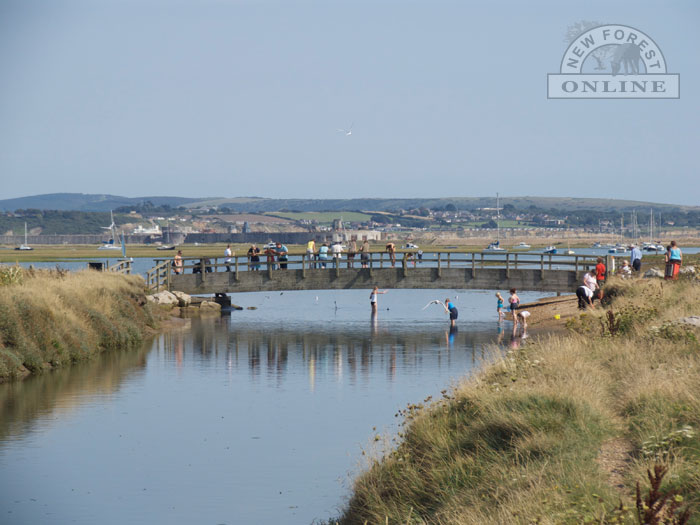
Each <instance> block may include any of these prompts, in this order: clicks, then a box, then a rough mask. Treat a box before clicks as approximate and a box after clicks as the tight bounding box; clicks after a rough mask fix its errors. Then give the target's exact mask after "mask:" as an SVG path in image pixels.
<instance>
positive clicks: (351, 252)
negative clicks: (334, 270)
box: [348, 239, 357, 268]
mask: <svg viewBox="0 0 700 525" xmlns="http://www.w3.org/2000/svg"><path fill="white" fill-rule="evenodd" d="M355 252H357V243H356V242H355V239H350V242H349V243H348V268H352V267H353V266H354V264H353V263H354V262H355Z"/></svg>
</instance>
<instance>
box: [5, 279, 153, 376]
mask: <svg viewBox="0 0 700 525" xmlns="http://www.w3.org/2000/svg"><path fill="white" fill-rule="evenodd" d="M3 277H4V278H3ZM0 282H3V283H6V284H5V285H0V380H5V379H9V378H15V377H20V376H22V375H25V374H26V373H27V372H40V371H42V370H46V369H48V368H51V367H54V366H62V365H65V364H67V363H70V362H74V361H79V360H82V359H86V358H89V357H90V356H92V355H94V354H95V353H97V352H101V351H103V350H108V349H115V348H121V347H129V346H133V345H135V344H137V343H139V342H140V341H141V339H142V337H143V334H144V332H145V329H146V327H147V326H152V325H153V324H154V319H153V317H152V316H151V312H150V310H149V308H148V307H147V306H145V301H144V298H143V280H142V279H141V278H140V277H137V276H123V275H117V274H109V273H98V272H92V271H87V270H86V271H83V272H77V273H63V272H56V271H28V270H24V271H22V272H21V273H17V271H16V268H12V267H0Z"/></svg>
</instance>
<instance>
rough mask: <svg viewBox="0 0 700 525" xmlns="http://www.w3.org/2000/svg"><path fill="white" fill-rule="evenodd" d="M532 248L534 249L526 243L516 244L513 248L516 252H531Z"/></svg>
mask: <svg viewBox="0 0 700 525" xmlns="http://www.w3.org/2000/svg"><path fill="white" fill-rule="evenodd" d="M530 248H532V246H530V245H529V244H528V243H526V242H519V243H518V244H516V245H515V246H513V249H514V250H529V249H530Z"/></svg>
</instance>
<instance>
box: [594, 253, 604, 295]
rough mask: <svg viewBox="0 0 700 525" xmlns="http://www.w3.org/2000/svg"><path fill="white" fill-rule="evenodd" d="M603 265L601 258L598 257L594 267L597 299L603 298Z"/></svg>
mask: <svg viewBox="0 0 700 525" xmlns="http://www.w3.org/2000/svg"><path fill="white" fill-rule="evenodd" d="M605 270H606V269H605V265H604V264H603V258H602V257H598V264H596V265H595V279H596V281H597V283H598V299H599V300H600V299H602V298H603V283H604V282H605Z"/></svg>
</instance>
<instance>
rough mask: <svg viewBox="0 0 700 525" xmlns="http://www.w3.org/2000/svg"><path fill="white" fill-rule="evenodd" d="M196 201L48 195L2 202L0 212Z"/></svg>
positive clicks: (93, 209) (116, 196)
mask: <svg viewBox="0 0 700 525" xmlns="http://www.w3.org/2000/svg"><path fill="white" fill-rule="evenodd" d="M194 200H201V199H187V198H184V197H120V196H118V195H94V194H87V193H48V194H45V195H32V196H29V197H18V198H16V199H5V200H0V211H15V210H27V209H37V210H61V211H110V210H114V209H116V208H118V207H120V206H129V205H134V204H139V203H142V202H144V201H151V202H152V203H153V204H154V205H156V206H162V205H163V204H168V205H169V206H172V207H177V206H183V205H186V204H187V203H189V202H192V201H194Z"/></svg>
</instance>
